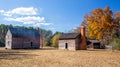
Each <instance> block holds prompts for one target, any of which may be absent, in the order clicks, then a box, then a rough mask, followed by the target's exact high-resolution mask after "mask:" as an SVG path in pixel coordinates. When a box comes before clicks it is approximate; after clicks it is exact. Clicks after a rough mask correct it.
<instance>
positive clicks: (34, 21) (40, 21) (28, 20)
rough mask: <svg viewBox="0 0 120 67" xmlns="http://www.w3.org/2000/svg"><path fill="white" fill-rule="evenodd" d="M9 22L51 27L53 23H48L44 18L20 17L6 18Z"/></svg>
mask: <svg viewBox="0 0 120 67" xmlns="http://www.w3.org/2000/svg"><path fill="white" fill-rule="evenodd" d="M5 20H7V21H14V22H22V23H23V24H30V25H34V26H40V25H45V26H48V25H51V24H52V23H46V22H45V18H44V17H39V16H27V17H18V18H9V17H7V18H5Z"/></svg>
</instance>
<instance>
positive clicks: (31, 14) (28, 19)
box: [0, 7, 52, 26]
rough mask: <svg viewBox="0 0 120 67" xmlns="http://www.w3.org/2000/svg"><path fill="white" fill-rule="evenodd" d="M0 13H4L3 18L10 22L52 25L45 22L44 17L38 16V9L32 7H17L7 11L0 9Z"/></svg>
mask: <svg viewBox="0 0 120 67" xmlns="http://www.w3.org/2000/svg"><path fill="white" fill-rule="evenodd" d="M0 14H1V15H4V20H6V21H10V22H21V23H23V24H26V25H32V26H41V25H43V26H48V25H52V23H46V21H45V18H44V17H40V16H38V15H37V14H38V9H37V8H34V7H18V8H15V9H12V10H9V11H5V10H3V9H1V10H0Z"/></svg>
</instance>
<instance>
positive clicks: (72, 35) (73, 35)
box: [59, 33, 81, 40]
mask: <svg viewBox="0 0 120 67" xmlns="http://www.w3.org/2000/svg"><path fill="white" fill-rule="evenodd" d="M78 36H81V35H80V33H64V34H62V35H61V36H60V37H59V40H63V39H75V38H77V37H78Z"/></svg>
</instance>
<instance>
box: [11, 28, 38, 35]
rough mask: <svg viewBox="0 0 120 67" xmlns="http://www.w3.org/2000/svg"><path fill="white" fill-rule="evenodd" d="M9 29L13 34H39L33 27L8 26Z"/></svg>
mask: <svg viewBox="0 0 120 67" xmlns="http://www.w3.org/2000/svg"><path fill="white" fill-rule="evenodd" d="M9 30H10V32H11V33H12V35H13V36H40V34H39V31H37V30H33V29H32V30H31V29H24V28H10V29H9Z"/></svg>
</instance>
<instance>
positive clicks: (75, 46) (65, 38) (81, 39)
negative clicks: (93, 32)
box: [58, 27, 87, 50]
mask: <svg viewBox="0 0 120 67" xmlns="http://www.w3.org/2000/svg"><path fill="white" fill-rule="evenodd" d="M58 48H59V49H68V50H86V49H87V40H86V37H85V28H84V27H81V28H80V33H64V34H62V35H61V36H60V37H59V45H58Z"/></svg>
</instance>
